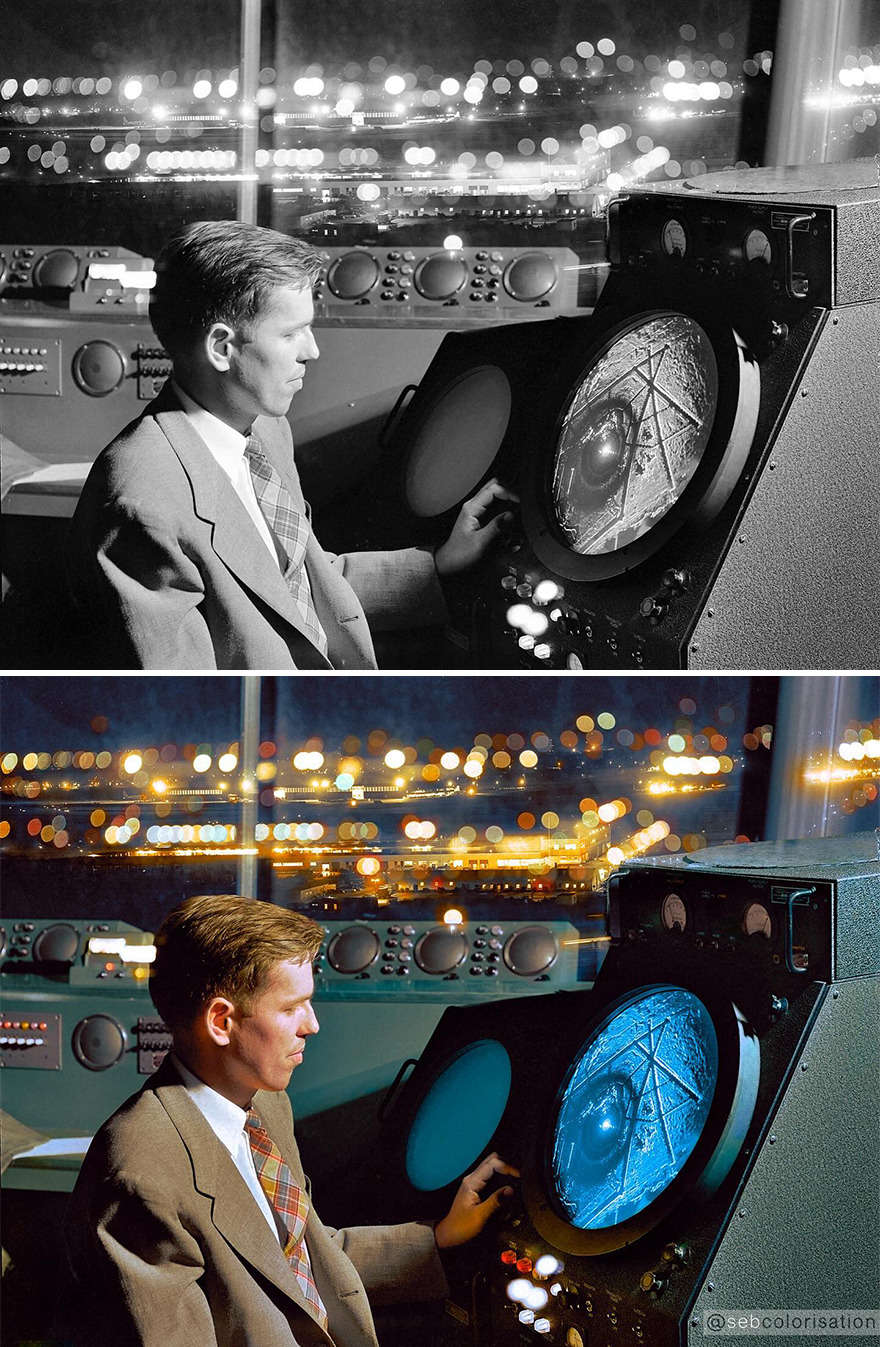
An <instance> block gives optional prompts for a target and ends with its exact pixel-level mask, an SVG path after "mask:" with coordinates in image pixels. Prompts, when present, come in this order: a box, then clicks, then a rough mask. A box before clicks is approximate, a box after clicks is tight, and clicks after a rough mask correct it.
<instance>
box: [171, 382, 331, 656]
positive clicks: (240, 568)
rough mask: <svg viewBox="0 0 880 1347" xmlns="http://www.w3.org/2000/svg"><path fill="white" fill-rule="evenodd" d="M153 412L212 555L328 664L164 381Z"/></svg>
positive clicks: (223, 476) (228, 484)
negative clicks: (204, 526) (186, 482)
mask: <svg viewBox="0 0 880 1347" xmlns="http://www.w3.org/2000/svg"><path fill="white" fill-rule="evenodd" d="M153 415H154V416H155V418H156V422H157V424H158V425H159V428H160V429H161V431H162V433H163V434H164V436H165V438H166V439H167V440H168V443H169V444H170V445H171V448H172V449H173V450H174V452H175V454H176V455H177V457H178V459H179V460H180V463H181V465H182V467H183V470H184V472H185V473H186V475H187V477H188V479H189V483H190V488H191V490H192V494H193V506H194V509H195V513H196V515H197V516H198V517H199V518H200V519H203V520H205V522H206V523H209V524H211V526H212V529H211V546H212V547H213V549H214V552H215V553H216V555H217V556H218V557H219V558H220V560H221V561H222V562H223V564H224V565H225V566H226V567H227V568H228V570H229V571H230V572H231V573H232V574H233V575H234V576H235V578H236V579H237V580H238V581H239V582H240V583H241V584H242V585H244V586H246V587H247V588H248V589H250V590H251V591H252V592H253V593H254V594H256V595H257V597H258V598H259V599H261V600H262V602H263V603H265V604H267V605H268V606H269V607H270V608H271V609H272V610H273V611H274V612H276V613H278V614H279V616H280V617H282V618H283V619H284V621H285V622H287V623H289V624H290V626H292V627H294V628H295V629H296V630H297V631H298V632H299V633H300V635H301V636H302V637H303V639H304V640H306V641H308V644H309V647H310V648H311V650H314V653H315V659H314V666H315V667H318V668H329V667H330V666H329V662H328V661H327V660H325V659H324V657H323V656H322V655H321V653H320V651H318V650H317V649H316V648H315V647H314V646H313V645H312V642H311V640H310V638H309V636H308V634H307V632H306V630H305V628H304V626H303V621H302V618H301V616H300V612H299V609H298V608H297V606H296V603H295V602H294V599H293V596H292V594H291V593H290V590H289V589H288V587H287V585H286V583H285V581H284V577H283V575H282V574H281V571H280V569H279V568H278V566H277V565H275V564H274V563H273V561H272V558H271V557H270V556H269V554H268V552H267V550H266V545H265V543H264V542H263V540H262V538H261V537H260V535H259V534H258V532H257V530H256V528H255V527H254V523H253V520H252V519H251V517H250V515H249V514H248V512H247V510H246V509H245V507H244V505H243V504H242V502H241V500H240V499H239V497H238V494H237V492H236V491H235V488H234V487H233V485H232V483H231V482H230V480H229V478H228V477H227V476H226V474H225V473H224V472H223V470H222V468H220V466H219V465H218V464H217V462H216V461H215V459H214V458H213V456H212V454H211V451H210V450H209V449H208V446H207V445H206V444H205V443H204V441H203V440H202V438H201V436H200V435H199V434H198V433H197V432H196V430H195V429H194V428H193V426H192V423H191V422H190V420H189V418H188V416H187V415H186V413H185V412H184V411H183V408H182V407H181V406H180V404H179V403H178V401H177V399H176V398H175V396H174V393H173V391H172V390H171V387H170V384H166V386H165V388H164V389H163V390H162V392H161V393H160V395H159V397H158V398H157V399H156V403H155V404H154V408H153ZM301 499H302V497H301V494H300V500H301ZM310 663H311V661H310Z"/></svg>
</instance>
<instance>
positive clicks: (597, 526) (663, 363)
mask: <svg viewBox="0 0 880 1347" xmlns="http://www.w3.org/2000/svg"><path fill="white" fill-rule="evenodd" d="M717 403H718V365H717V361H716V358H715V352H714V351H713V349H712V344H711V342H710V340H709V338H708V336H707V335H706V333H705V332H704V331H703V329H702V328H701V327H700V325H699V324H698V323H696V322H694V321H693V319H691V318H687V317H686V316H685V315H684V314H680V313H663V314H659V315H655V316H652V317H651V318H649V319H648V320H647V321H642V322H638V323H635V324H633V325H632V326H630V327H628V328H627V329H626V330H625V331H624V332H623V333H621V334H619V335H618V336H617V337H616V338H615V340H614V341H613V342H612V344H611V345H610V346H609V347H608V349H607V350H606V351H605V352H604V354H603V355H602V356H600V358H599V359H598V360H597V361H596V363H595V364H593V365H592V367H591V368H590V370H589V373H588V374H587V375H586V377H585V378H584V379H583V381H582V382H581V384H580V385H579V387H578V388H577V389H576V391H575V393H574V395H573V397H572V398H571V401H570V402H569V404H568V407H567V410H566V412H565V415H564V418H563V422H562V429H561V432H560V434H559V439H558V442H557V448H556V455H555V458H554V461H553V466H552V476H551V495H552V502H553V508H554V512H555V515H556V522H557V525H558V528H559V530H560V533H561V536H562V539H563V541H564V542H565V544H566V545H567V546H568V547H569V548H570V549H571V550H572V551H574V552H577V553H578V554H580V555H581V556H595V555H598V554H601V553H606V552H615V551H617V550H618V548H621V547H625V546H627V545H628V544H629V543H632V542H634V541H635V540H636V539H637V538H641V537H642V535H643V534H645V533H648V532H649V531H650V530H651V529H652V528H653V527H654V525H655V524H656V523H657V521H658V520H660V519H662V518H663V516H664V515H665V514H667V513H668V511H669V510H671V509H672V507H673V506H674V505H675V504H676V502H677V501H678V500H679V499H680V498H681V496H682V493H683V492H684V490H685V488H686V487H687V485H688V483H689V482H690V480H691V478H692V477H693V475H694V473H695V472H696V470H697V468H698V466H699V464H700V460H701V458H702V456H703V453H704V451H705V449H706V445H707V444H708V442H709V437H710V435H711V433H712V426H713V422H714V419H715V412H716V408H717Z"/></svg>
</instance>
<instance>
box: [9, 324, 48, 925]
mask: <svg viewBox="0 0 880 1347" xmlns="http://www.w3.org/2000/svg"><path fill="white" fill-rule="evenodd" d="M48 354H49V352H48V350H47V349H46V347H45V346H0V355H48ZM30 929H31V930H33V929H34V928H33V926H31V928H30Z"/></svg>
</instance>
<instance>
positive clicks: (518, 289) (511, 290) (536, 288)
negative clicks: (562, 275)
mask: <svg viewBox="0 0 880 1347" xmlns="http://www.w3.org/2000/svg"><path fill="white" fill-rule="evenodd" d="M556 281H557V272H556V264H555V262H554V261H553V259H552V258H550V257H548V256H547V254H546V253H523V255H522V256H521V257H517V258H515V259H514V261H513V262H511V263H510V265H509V267H508V268H507V270H506V271H505V273H504V288H505V290H507V292H508V294H511V295H513V298H514V299H519V300H522V301H523V303H529V302H531V303H534V302H535V301H536V300H539V299H543V297H544V296H545V295H548V294H549V293H550V291H551V290H552V289H553V287H554V285H555V284H556Z"/></svg>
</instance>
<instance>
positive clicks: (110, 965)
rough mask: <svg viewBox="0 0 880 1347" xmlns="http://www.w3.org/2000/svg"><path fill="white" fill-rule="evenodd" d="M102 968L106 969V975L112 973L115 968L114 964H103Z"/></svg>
mask: <svg viewBox="0 0 880 1347" xmlns="http://www.w3.org/2000/svg"><path fill="white" fill-rule="evenodd" d="M104 967H105V968H106V970H107V972H108V973H112V972H113V969H114V968H115V967H116V964H115V963H105V964H104Z"/></svg>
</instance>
